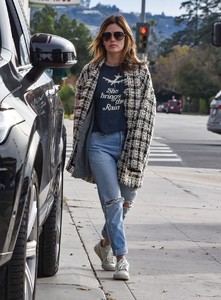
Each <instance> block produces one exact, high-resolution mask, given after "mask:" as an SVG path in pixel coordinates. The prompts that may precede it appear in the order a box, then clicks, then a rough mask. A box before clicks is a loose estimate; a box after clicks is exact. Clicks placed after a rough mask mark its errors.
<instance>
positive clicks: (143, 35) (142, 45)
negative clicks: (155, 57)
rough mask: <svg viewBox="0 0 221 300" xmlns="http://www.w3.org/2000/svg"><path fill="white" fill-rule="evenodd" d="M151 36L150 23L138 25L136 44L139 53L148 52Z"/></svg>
mask: <svg viewBox="0 0 221 300" xmlns="http://www.w3.org/2000/svg"><path fill="white" fill-rule="evenodd" d="M148 36H149V24H148V23H137V25H136V44H137V52H139V53H146V52H147V42H148Z"/></svg>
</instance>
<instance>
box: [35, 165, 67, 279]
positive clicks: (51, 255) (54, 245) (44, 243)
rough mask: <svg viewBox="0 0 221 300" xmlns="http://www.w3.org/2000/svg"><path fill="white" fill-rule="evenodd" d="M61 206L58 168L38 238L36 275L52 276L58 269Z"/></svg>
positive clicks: (60, 176) (61, 176)
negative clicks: (45, 218) (48, 206)
mask: <svg viewBox="0 0 221 300" xmlns="http://www.w3.org/2000/svg"><path fill="white" fill-rule="evenodd" d="M62 208H63V169H62V165H61V166H60V168H59V170H58V174H57V176H56V180H55V187H54V203H53V205H52V208H51V212H50V214H49V216H48V218H47V220H46V222H45V224H44V225H43V230H42V232H41V235H40V238H39V260H38V276H39V277H48V276H53V275H54V274H56V273H57V271H58V266H59V258H60V244H61V225H62Z"/></svg>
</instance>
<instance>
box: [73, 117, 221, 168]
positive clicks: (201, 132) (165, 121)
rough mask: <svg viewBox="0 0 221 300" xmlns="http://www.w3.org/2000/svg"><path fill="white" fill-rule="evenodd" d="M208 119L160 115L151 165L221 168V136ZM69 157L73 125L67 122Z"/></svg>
mask: <svg viewBox="0 0 221 300" xmlns="http://www.w3.org/2000/svg"><path fill="white" fill-rule="evenodd" d="M207 119H208V116H198V115H184V114H182V115H179V114H165V113H157V118H156V123H155V131H154V138H153V142H152V145H151V151H150V159H149V165H150V166H153V165H156V166H181V167H192V168H211V169H221V158H220V152H221V135H218V134H215V133H211V132H209V131H207V128H206V122H207ZM67 131H68V146H67V157H69V155H70V152H71V148H72V138H71V132H72V122H68V123H67Z"/></svg>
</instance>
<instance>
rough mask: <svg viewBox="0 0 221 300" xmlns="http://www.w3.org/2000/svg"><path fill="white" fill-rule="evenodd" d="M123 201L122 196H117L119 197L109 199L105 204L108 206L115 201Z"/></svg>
mask: <svg viewBox="0 0 221 300" xmlns="http://www.w3.org/2000/svg"><path fill="white" fill-rule="evenodd" d="M121 201H122V198H117V199H111V200H108V201H106V202H105V205H106V206H109V205H111V204H114V203H117V202H121Z"/></svg>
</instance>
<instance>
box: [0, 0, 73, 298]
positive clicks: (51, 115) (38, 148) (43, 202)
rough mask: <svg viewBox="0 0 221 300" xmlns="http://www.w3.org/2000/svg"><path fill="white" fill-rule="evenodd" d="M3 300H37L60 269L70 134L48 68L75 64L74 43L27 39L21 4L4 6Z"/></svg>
mask: <svg viewBox="0 0 221 300" xmlns="http://www.w3.org/2000/svg"><path fill="white" fill-rule="evenodd" d="M0 12H1V17H0V299H1V300H9V299H10V300H12V299H16V300H24V299H25V300H32V299H34V298H35V286H36V278H37V275H39V276H52V275H54V274H55V273H56V272H57V270H58V264H59V253H60V237H61V219H62V201H63V193H62V187H63V168H64V160H65V145H66V134H65V128H64V125H63V107H62V104H61V101H60V98H59V97H58V94H57V92H58V86H56V85H55V84H54V82H53V80H52V79H51V77H50V76H49V75H48V74H47V70H49V69H51V68H68V67H71V66H73V65H74V64H75V63H76V52H75V48H74V46H73V44H72V43H71V42H69V41H68V40H66V39H63V38H61V37H57V36H54V35H49V34H35V35H34V36H32V37H30V35H29V31H28V26H27V23H26V20H25V17H24V13H23V10H22V7H21V5H20V4H19V0H1V1H0Z"/></svg>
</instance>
